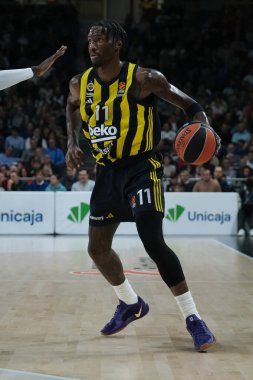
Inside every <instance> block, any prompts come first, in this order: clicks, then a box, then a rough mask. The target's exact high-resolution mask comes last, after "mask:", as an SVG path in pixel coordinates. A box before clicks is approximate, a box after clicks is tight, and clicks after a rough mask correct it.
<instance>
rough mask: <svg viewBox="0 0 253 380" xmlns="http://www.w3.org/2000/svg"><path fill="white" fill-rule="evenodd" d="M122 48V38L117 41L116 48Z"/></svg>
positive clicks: (116, 49)
mask: <svg viewBox="0 0 253 380" xmlns="http://www.w3.org/2000/svg"><path fill="white" fill-rule="evenodd" d="M121 48H122V41H121V40H117V41H115V45H114V50H115V51H119V50H120V49H121Z"/></svg>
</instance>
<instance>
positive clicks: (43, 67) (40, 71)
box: [31, 45, 67, 77]
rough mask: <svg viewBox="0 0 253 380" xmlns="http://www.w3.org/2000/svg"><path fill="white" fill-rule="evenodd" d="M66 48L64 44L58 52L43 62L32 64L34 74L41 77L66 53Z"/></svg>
mask: <svg viewBox="0 0 253 380" xmlns="http://www.w3.org/2000/svg"><path fill="white" fill-rule="evenodd" d="M66 50H67V46H64V45H62V46H61V47H60V49H59V50H57V52H56V53H54V54H53V55H51V57H49V58H47V59H45V61H43V62H41V63H40V64H39V65H38V66H32V67H31V69H32V71H33V73H34V75H36V76H37V77H41V76H42V75H44V74H45V73H46V72H47V71H48V70H49V69H50V67H51V66H52V65H53V64H54V62H55V61H56V60H57V59H58V58H59V57H61V56H62V55H63V54H65V52H66Z"/></svg>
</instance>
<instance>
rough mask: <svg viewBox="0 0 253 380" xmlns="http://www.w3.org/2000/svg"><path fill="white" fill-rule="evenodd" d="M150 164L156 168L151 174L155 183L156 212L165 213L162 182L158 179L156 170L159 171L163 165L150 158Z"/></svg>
mask: <svg viewBox="0 0 253 380" xmlns="http://www.w3.org/2000/svg"><path fill="white" fill-rule="evenodd" d="M149 162H150V163H151V164H152V166H153V167H154V169H153V170H151V172H150V178H151V179H152V180H153V181H154V199H155V207H156V211H159V212H163V202H162V185H161V180H160V179H158V178H157V174H156V169H158V168H159V167H160V166H161V164H160V162H158V161H156V160H154V159H153V158H150V159H149Z"/></svg>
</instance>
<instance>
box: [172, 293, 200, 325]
mask: <svg viewBox="0 0 253 380" xmlns="http://www.w3.org/2000/svg"><path fill="white" fill-rule="evenodd" d="M175 299H176V301H177V304H178V306H179V309H180V310H181V312H182V314H183V316H184V318H185V319H186V318H187V317H189V315H192V314H195V315H196V316H197V317H198V318H199V319H201V317H200V315H199V313H198V311H197V309H196V305H195V302H194V300H193V298H192V295H191V292H190V291H188V292H186V293H184V294H181V295H180V296H177V297H175Z"/></svg>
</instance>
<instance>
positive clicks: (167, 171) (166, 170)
mask: <svg viewBox="0 0 253 380" xmlns="http://www.w3.org/2000/svg"><path fill="white" fill-rule="evenodd" d="M176 170H177V168H176V165H175V164H174V163H173V161H172V159H171V156H170V155H169V154H168V153H165V154H164V157H163V175H164V177H165V179H166V178H170V177H174V176H175V174H176Z"/></svg>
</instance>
